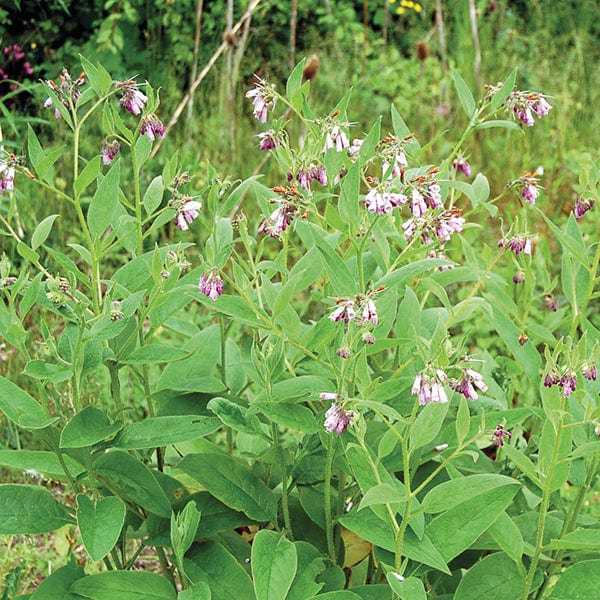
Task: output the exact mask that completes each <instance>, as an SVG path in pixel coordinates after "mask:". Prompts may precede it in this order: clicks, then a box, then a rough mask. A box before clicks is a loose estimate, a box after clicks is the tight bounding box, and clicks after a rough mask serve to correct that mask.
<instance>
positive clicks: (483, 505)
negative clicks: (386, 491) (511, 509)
mask: <svg viewBox="0 0 600 600" xmlns="http://www.w3.org/2000/svg"><path fill="white" fill-rule="evenodd" d="M468 479H469V478H468V477H465V478H463V479H458V480H455V481H459V482H464V483H463V485H464V486H465V487H464V491H463V493H464V494H467V493H468V491H467V487H468V485H469V483H468ZM506 479H508V482H507V483H506V485H501V486H496V487H494V488H492V489H489V490H486V491H484V492H483V493H481V494H478V495H476V496H473V497H470V498H468V499H467V500H465V501H464V502H461V503H459V504H456V505H455V506H453V507H452V508H451V509H449V510H447V511H446V512H443V513H442V514H441V515H440V516H439V517H436V518H435V519H434V520H433V521H431V522H430V523H429V524H428V525H427V527H426V528H425V533H426V534H427V535H428V536H429V538H430V539H431V541H432V542H433V544H434V545H435V546H436V548H437V549H438V550H439V551H440V553H441V555H442V556H443V557H444V559H445V560H446V561H449V560H451V559H452V558H454V557H455V556H457V555H458V554H460V553H461V552H462V551H463V550H466V549H467V548H468V547H469V546H470V545H471V544H472V543H473V542H474V541H475V540H476V539H477V538H478V537H479V536H480V535H481V534H482V533H483V532H484V531H485V530H486V529H488V527H490V525H492V523H493V522H494V521H495V520H496V519H497V518H498V517H499V515H500V514H501V513H502V511H504V509H505V508H506V507H507V506H508V505H509V504H510V502H511V501H512V499H513V497H514V496H515V494H516V493H517V492H518V491H519V488H520V487H521V486H520V484H519V483H518V482H517V481H514V480H511V479H510V478H508V477H507V478H506Z"/></svg>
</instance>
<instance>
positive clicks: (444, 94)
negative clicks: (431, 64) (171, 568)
mask: <svg viewBox="0 0 600 600" xmlns="http://www.w3.org/2000/svg"><path fill="white" fill-rule="evenodd" d="M435 25H436V27H437V31H438V42H439V44H440V57H441V60H442V81H441V84H440V102H441V104H443V105H446V106H448V107H449V105H450V103H449V96H448V51H447V49H446V28H445V26H444V16H443V14H442V0H435Z"/></svg>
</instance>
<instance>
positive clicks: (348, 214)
mask: <svg viewBox="0 0 600 600" xmlns="http://www.w3.org/2000/svg"><path fill="white" fill-rule="evenodd" d="M361 148H362V147H361ZM360 168H361V164H360V163H359V162H358V161H357V162H355V163H354V164H353V165H352V166H351V167H350V168H349V169H348V172H347V173H346V175H345V177H344V178H343V179H342V182H341V184H340V196H339V199H338V211H339V214H340V217H341V218H342V219H343V221H344V223H350V224H351V225H352V226H353V228H354V229H357V228H358V227H359V222H358V215H359V214H360V212H359V204H358V200H359V197H360V172H361V171H360Z"/></svg>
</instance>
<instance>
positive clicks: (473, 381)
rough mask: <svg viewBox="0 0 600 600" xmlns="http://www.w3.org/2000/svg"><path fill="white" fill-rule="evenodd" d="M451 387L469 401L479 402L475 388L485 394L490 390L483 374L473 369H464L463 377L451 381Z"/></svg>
mask: <svg viewBox="0 0 600 600" xmlns="http://www.w3.org/2000/svg"><path fill="white" fill-rule="evenodd" d="M449 385H450V387H451V388H452V389H453V390H454V391H455V392H458V393H459V394H462V395H463V396H464V397H465V398H466V399H467V400H477V398H478V397H479V396H478V394H477V392H476V391H475V388H478V389H479V390H481V391H482V392H483V393H485V392H487V389H488V387H487V385H486V384H485V382H484V381H483V377H482V375H481V373H478V372H477V371H473V369H463V375H462V377H461V378H460V379H459V380H456V379H453V380H451V381H450V384H449Z"/></svg>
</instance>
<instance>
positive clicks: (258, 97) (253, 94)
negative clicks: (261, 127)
mask: <svg viewBox="0 0 600 600" xmlns="http://www.w3.org/2000/svg"><path fill="white" fill-rule="evenodd" d="M246 98H252V104H253V108H254V116H255V117H256V118H257V119H258V120H259V121H260V122H261V123H266V122H267V115H268V111H269V110H273V109H274V108H275V103H276V102H277V96H276V95H275V91H274V89H273V88H272V87H271V86H270V85H269V84H268V83H267V82H266V81H263V80H262V79H260V78H258V77H257V83H256V86H255V87H253V88H252V89H251V90H248V91H247V92H246Z"/></svg>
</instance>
